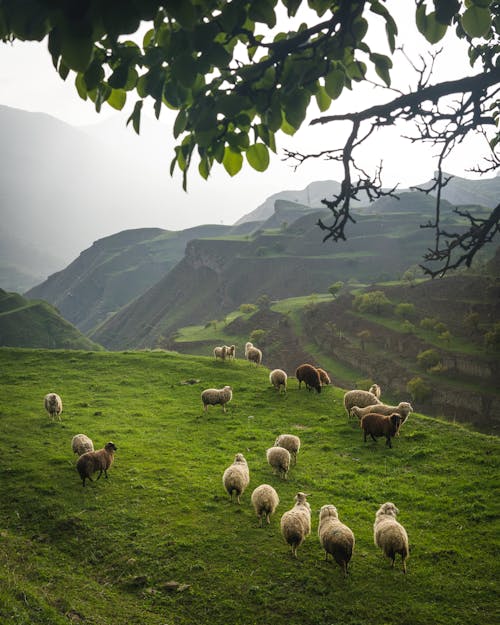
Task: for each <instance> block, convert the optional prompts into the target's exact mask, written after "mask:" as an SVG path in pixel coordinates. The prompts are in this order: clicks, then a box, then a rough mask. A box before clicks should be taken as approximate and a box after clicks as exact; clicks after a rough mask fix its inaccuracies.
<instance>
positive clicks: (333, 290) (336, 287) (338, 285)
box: [328, 280, 344, 297]
mask: <svg viewBox="0 0 500 625" xmlns="http://www.w3.org/2000/svg"><path fill="white" fill-rule="evenodd" d="M343 287H344V283H343V282H342V280H338V281H337V282H334V283H333V284H330V286H329V287H328V293H330V295H331V296H332V297H335V296H336V295H337V294H338V293H339V292H340V291H341V290H342V289H343Z"/></svg>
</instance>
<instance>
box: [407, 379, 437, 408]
mask: <svg viewBox="0 0 500 625" xmlns="http://www.w3.org/2000/svg"><path fill="white" fill-rule="evenodd" d="M406 390H407V391H408V393H410V395H411V398H412V399H413V401H415V402H423V401H425V400H426V399H428V398H429V397H430V396H431V395H432V388H431V387H430V386H429V384H427V382H425V380H422V378H419V377H415V378H412V379H411V380H410V381H409V382H408V384H407V385H406Z"/></svg>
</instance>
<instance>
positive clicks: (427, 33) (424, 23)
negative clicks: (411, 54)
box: [415, 4, 447, 43]
mask: <svg viewBox="0 0 500 625" xmlns="http://www.w3.org/2000/svg"><path fill="white" fill-rule="evenodd" d="M415 21H416V24H417V28H418V30H419V31H420V32H421V33H422V35H423V36H424V37H425V38H426V39H427V41H428V42H429V43H437V42H438V41H441V39H442V38H443V37H444V36H445V34H446V29H447V26H446V24H441V23H440V22H438V20H437V19H436V13H435V12H432V13H429V14H426V12H425V6H424V5H423V4H421V5H419V6H418V7H417V11H416V13H415Z"/></svg>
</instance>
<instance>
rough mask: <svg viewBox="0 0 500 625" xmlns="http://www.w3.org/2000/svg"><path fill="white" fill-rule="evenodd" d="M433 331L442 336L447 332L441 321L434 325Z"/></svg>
mask: <svg viewBox="0 0 500 625" xmlns="http://www.w3.org/2000/svg"><path fill="white" fill-rule="evenodd" d="M434 330H435V331H436V332H437V333H438V334H443V333H444V332H447V331H448V326H447V325H446V324H445V323H443V322H442V321H438V322H437V323H436V325H435V326H434Z"/></svg>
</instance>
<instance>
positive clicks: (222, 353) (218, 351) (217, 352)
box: [214, 345, 227, 360]
mask: <svg viewBox="0 0 500 625" xmlns="http://www.w3.org/2000/svg"><path fill="white" fill-rule="evenodd" d="M226 356H227V347H226V346H225V345H221V346H218V347H214V358H215V360H217V358H220V359H221V360H226Z"/></svg>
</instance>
